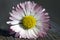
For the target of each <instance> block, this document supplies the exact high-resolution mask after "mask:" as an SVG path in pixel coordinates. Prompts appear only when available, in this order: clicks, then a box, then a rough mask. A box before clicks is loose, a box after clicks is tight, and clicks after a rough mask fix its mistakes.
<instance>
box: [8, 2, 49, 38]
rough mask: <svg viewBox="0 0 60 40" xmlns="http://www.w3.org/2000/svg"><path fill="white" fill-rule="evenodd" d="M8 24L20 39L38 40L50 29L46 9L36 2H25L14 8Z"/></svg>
mask: <svg viewBox="0 0 60 40" xmlns="http://www.w3.org/2000/svg"><path fill="white" fill-rule="evenodd" d="M13 9H15V10H12V12H10V13H9V14H10V15H11V17H9V19H10V20H11V21H8V22H7V24H11V25H12V26H10V29H11V30H12V31H14V32H16V34H18V35H16V36H19V38H37V37H39V36H40V37H43V36H44V35H46V34H47V33H46V32H47V31H48V29H49V18H50V17H49V16H48V13H47V12H45V9H44V8H42V7H41V6H38V5H37V4H36V3H34V2H30V1H27V2H24V3H20V4H18V5H17V7H16V8H15V7H13Z"/></svg>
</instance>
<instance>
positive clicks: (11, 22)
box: [7, 20, 20, 25]
mask: <svg viewBox="0 0 60 40" xmlns="http://www.w3.org/2000/svg"><path fill="white" fill-rule="evenodd" d="M19 23H20V21H17V20H14V21H8V22H7V24H12V25H15V24H19Z"/></svg>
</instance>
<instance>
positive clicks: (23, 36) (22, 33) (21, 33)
mask: <svg viewBox="0 0 60 40" xmlns="http://www.w3.org/2000/svg"><path fill="white" fill-rule="evenodd" d="M19 34H20V37H21V38H26V31H25V30H21V31H20V32H19Z"/></svg>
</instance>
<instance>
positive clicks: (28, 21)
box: [22, 16, 36, 29]
mask: <svg viewBox="0 0 60 40" xmlns="http://www.w3.org/2000/svg"><path fill="white" fill-rule="evenodd" d="M22 23H23V26H24V28H25V29H30V28H33V27H34V26H35V25H36V19H35V18H34V17H33V16H25V17H24V18H23V20H22Z"/></svg>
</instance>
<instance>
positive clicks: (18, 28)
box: [10, 25, 23, 32]
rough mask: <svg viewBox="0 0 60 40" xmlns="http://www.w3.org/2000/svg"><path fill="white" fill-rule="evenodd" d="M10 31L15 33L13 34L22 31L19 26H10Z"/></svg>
mask: <svg viewBox="0 0 60 40" xmlns="http://www.w3.org/2000/svg"><path fill="white" fill-rule="evenodd" d="M10 29H12V30H13V31H15V32H20V31H22V30H23V28H21V26H20V25H14V26H11V27H10Z"/></svg>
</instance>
